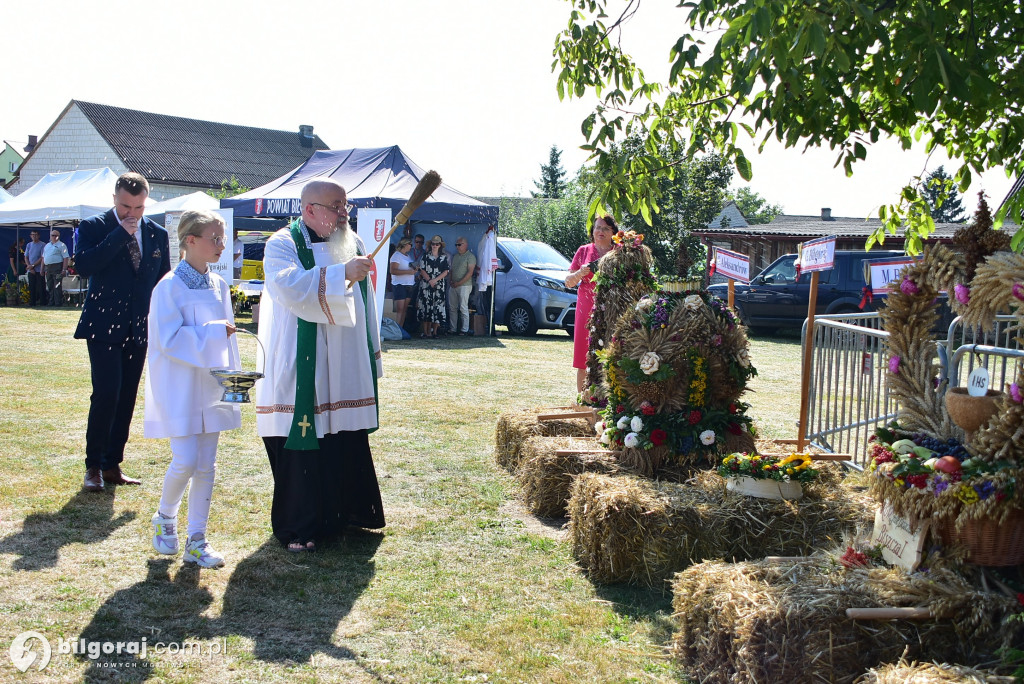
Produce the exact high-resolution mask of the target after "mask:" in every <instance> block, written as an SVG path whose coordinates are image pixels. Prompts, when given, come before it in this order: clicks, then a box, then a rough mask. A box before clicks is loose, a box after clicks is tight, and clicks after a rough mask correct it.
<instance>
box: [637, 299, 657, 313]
mask: <svg viewBox="0 0 1024 684" xmlns="http://www.w3.org/2000/svg"><path fill="white" fill-rule="evenodd" d="M652 306H654V300H653V299H651V298H650V297H646V296H645V297H643V298H641V299H640V301H639V302H637V303H636V310H637V311H647V310H648V309H650V308H651V307H652Z"/></svg>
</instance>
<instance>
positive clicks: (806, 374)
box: [796, 271, 818, 451]
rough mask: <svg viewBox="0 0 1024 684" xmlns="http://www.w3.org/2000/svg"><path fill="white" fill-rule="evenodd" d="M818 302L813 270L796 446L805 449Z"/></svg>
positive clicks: (816, 279) (816, 273) (815, 273)
mask: <svg viewBox="0 0 1024 684" xmlns="http://www.w3.org/2000/svg"><path fill="white" fill-rule="evenodd" d="M817 304H818V271H811V291H810V297H809V298H808V302H807V337H806V338H804V349H803V355H804V358H803V365H802V368H801V372H800V422H799V424H798V425H797V429H796V440H797V441H796V448H797V451H803V448H804V443H805V442H806V441H807V411H808V408H809V407H810V398H811V356H812V354H811V352H812V351H813V349H814V309H815V307H816V306H817Z"/></svg>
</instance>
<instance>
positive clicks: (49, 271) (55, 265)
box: [43, 228, 71, 306]
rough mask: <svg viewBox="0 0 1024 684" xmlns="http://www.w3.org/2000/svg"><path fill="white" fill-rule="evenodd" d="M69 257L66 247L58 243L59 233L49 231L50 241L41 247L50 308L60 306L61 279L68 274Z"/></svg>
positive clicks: (61, 293)
mask: <svg viewBox="0 0 1024 684" xmlns="http://www.w3.org/2000/svg"><path fill="white" fill-rule="evenodd" d="M70 261H71V255H70V254H69V253H68V246H67V245H65V244H64V243H63V242H61V241H60V231H59V230H57V229H56V228H54V229H53V230H51V231H50V241H49V242H47V243H46V246H45V247H43V273H44V274H45V275H46V291H47V292H49V293H50V306H60V305H61V300H62V299H63V294H64V291H63V289H62V287H61V278H63V277H64V276H65V275H67V273H68V262H70Z"/></svg>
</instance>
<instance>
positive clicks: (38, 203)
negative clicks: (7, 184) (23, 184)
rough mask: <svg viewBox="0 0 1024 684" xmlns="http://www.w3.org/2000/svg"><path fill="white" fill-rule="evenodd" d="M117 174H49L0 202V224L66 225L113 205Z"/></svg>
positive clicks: (97, 171) (105, 171)
mask: <svg viewBox="0 0 1024 684" xmlns="http://www.w3.org/2000/svg"><path fill="white" fill-rule="evenodd" d="M116 183H117V174H116V173H114V172H113V171H111V170H110V169H107V168H103V169H88V170H84V171H68V172H66V173H48V174H46V175H45V176H43V177H42V178H41V179H39V182H38V183H36V184H35V185H33V186H32V187H31V188H29V189H28V190H26V191H25V192H23V193H21V194H20V195H17V196H16V197H14V198H13V199H11V200H8V201H7V202H4V203H3V204H2V205H0V225H4V224H24V223H42V224H51V225H52V224H54V223H64V224H69V223H71V222H72V221H81V220H82V219H84V218H88V217H90V216H95V215H96V214H99V213H100V212H103V211H106V210H107V209H110V207H112V206H114V201H113V196H114V184H116Z"/></svg>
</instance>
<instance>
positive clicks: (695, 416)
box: [689, 411, 702, 425]
mask: <svg viewBox="0 0 1024 684" xmlns="http://www.w3.org/2000/svg"><path fill="white" fill-rule="evenodd" d="M701 417H702V416H701V413H700V411H690V417H689V421H690V425H696V424H697V423H699V422H700V419H701Z"/></svg>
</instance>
